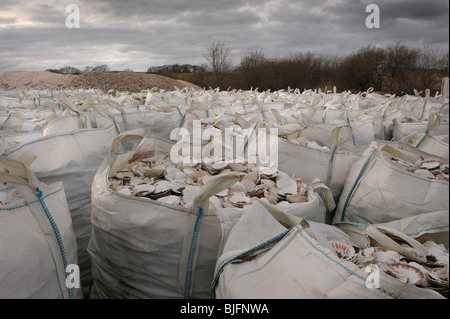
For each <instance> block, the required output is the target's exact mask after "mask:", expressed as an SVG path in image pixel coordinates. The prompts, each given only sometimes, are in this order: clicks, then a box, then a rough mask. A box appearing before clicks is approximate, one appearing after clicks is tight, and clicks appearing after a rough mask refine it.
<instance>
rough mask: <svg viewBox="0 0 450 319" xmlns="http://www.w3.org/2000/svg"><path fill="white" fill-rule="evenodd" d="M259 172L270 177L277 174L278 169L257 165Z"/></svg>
mask: <svg viewBox="0 0 450 319" xmlns="http://www.w3.org/2000/svg"><path fill="white" fill-rule="evenodd" d="M259 172H260V174H261V175H263V176H266V177H268V178H272V177H275V176H277V175H278V170H277V169H276V168H273V167H267V166H261V167H259Z"/></svg>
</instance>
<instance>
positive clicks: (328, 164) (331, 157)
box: [278, 125, 365, 203]
mask: <svg viewBox="0 0 450 319" xmlns="http://www.w3.org/2000/svg"><path fill="white" fill-rule="evenodd" d="M344 129H346V130H349V131H350V132H351V130H352V129H351V127H350V126H348V125H343V126H338V127H336V128H334V129H333V130H332V132H331V134H330V136H329V137H328V138H329V140H330V141H331V148H330V150H325V149H318V148H313V147H308V146H303V145H296V144H294V143H291V142H289V141H288V140H286V139H284V138H279V139H278V168H279V169H280V170H281V171H283V172H286V173H288V174H290V175H292V174H295V176H296V177H299V178H301V179H302V180H303V181H304V182H306V183H310V182H312V181H313V180H314V179H316V178H318V179H319V180H321V181H323V183H325V185H327V186H328V187H329V188H330V190H331V192H332V194H333V197H334V201H335V202H336V203H337V201H338V200H339V196H340V195H341V193H342V189H343V188H344V184H345V181H346V180H347V176H348V173H349V170H350V168H351V167H352V165H353V164H354V163H355V162H356V161H357V160H358V159H359V158H360V156H361V155H362V153H363V151H364V150H365V148H362V147H355V146H352V145H350V146H348V144H350V143H349V142H348V141H349V138H350V136H351V133H350V134H347V135H346V136H347V139H344V140H342V139H341V138H340V137H339V135H340V132H341V131H342V130H344ZM344 135H345V134H344ZM344 144H347V147H346V148H347V149H346V148H345V147H343V145H344Z"/></svg>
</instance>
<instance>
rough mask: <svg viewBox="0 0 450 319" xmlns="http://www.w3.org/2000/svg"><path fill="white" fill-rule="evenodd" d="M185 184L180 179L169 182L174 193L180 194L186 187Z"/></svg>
mask: <svg viewBox="0 0 450 319" xmlns="http://www.w3.org/2000/svg"><path fill="white" fill-rule="evenodd" d="M186 186H187V184H186V183H184V182H180V181H173V182H171V183H170V188H171V189H172V191H173V192H174V193H176V194H181V193H182V192H183V190H184V189H185V188H186Z"/></svg>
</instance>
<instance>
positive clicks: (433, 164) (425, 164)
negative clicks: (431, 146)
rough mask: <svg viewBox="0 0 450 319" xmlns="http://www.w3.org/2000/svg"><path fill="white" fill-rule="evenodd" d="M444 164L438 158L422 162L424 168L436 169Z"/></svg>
mask: <svg viewBox="0 0 450 319" xmlns="http://www.w3.org/2000/svg"><path fill="white" fill-rule="evenodd" d="M441 165H442V163H441V162H440V161H437V160H425V161H423V162H422V163H421V168H424V169H435V168H438V167H440V166H441Z"/></svg>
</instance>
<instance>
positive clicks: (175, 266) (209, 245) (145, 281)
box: [88, 130, 326, 299]
mask: <svg viewBox="0 0 450 319" xmlns="http://www.w3.org/2000/svg"><path fill="white" fill-rule="evenodd" d="M144 136H145V133H144V132H142V131H140V130H137V131H130V132H124V133H122V134H120V135H119V136H118V137H117V138H116V139H114V141H113V143H112V145H111V154H110V156H109V161H108V160H107V159H105V162H104V163H103V164H102V166H101V167H100V168H99V170H98V172H97V174H96V176H95V178H94V182H93V185H92V236H91V240H90V242H89V248H88V250H89V253H90V255H91V259H92V275H93V286H92V290H91V297H92V298H144V299H145V298H208V296H209V292H210V284H211V280H212V278H213V274H214V267H215V264H216V261H217V257H218V256H219V254H220V251H221V249H222V247H223V243H224V241H225V239H226V238H227V235H228V233H229V231H230V229H231V228H232V226H233V225H234V223H235V222H236V221H237V220H238V219H239V217H240V216H241V215H242V213H243V212H244V211H245V210H246V209H248V208H222V207H215V206H211V207H210V206H209V204H208V198H209V197H210V196H212V195H214V194H216V193H218V192H219V191H221V190H224V189H225V188H227V187H228V186H230V185H232V184H234V183H235V182H237V181H238V180H239V177H238V176H239V175H237V174H235V173H227V174H224V175H216V176H215V177H214V178H213V179H211V181H210V182H208V183H207V184H206V185H205V186H203V187H202V188H201V189H200V190H199V193H198V194H197V196H196V202H198V204H196V202H194V205H193V208H192V209H191V208H186V207H183V206H180V205H168V204H162V203H159V202H156V201H154V200H151V199H148V198H140V197H131V196H125V195H121V194H120V193H118V192H116V191H113V190H111V189H110V188H109V181H108V176H111V175H112V174H114V173H115V172H116V171H118V170H119V169H121V168H122V167H123V165H125V164H126V163H128V161H129V160H130V159H131V158H133V157H135V156H137V155H138V154H155V155H168V154H170V150H171V148H172V146H173V145H174V144H173V143H172V142H170V141H168V140H163V139H160V138H158V137H153V136H145V137H144ZM129 140H138V141H139V145H138V146H137V147H136V148H134V149H132V150H130V151H121V150H120V146H121V145H123V143H124V142H126V141H129ZM149 152H150V153H149ZM152 152H153V153H152ZM316 186H317V187H323V186H322V185H312V186H310V187H309V188H308V201H307V202H305V203H296V204H289V205H285V204H287V203H279V204H278V205H277V207H279V209H283V210H284V211H286V212H287V213H288V214H295V215H298V216H306V217H308V218H310V219H312V220H317V221H320V222H324V220H325V212H326V208H325V205H324V203H323V201H322V200H321V198H320V197H319V195H318V194H317V193H315V192H314V187H316ZM200 204H201V205H200Z"/></svg>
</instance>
